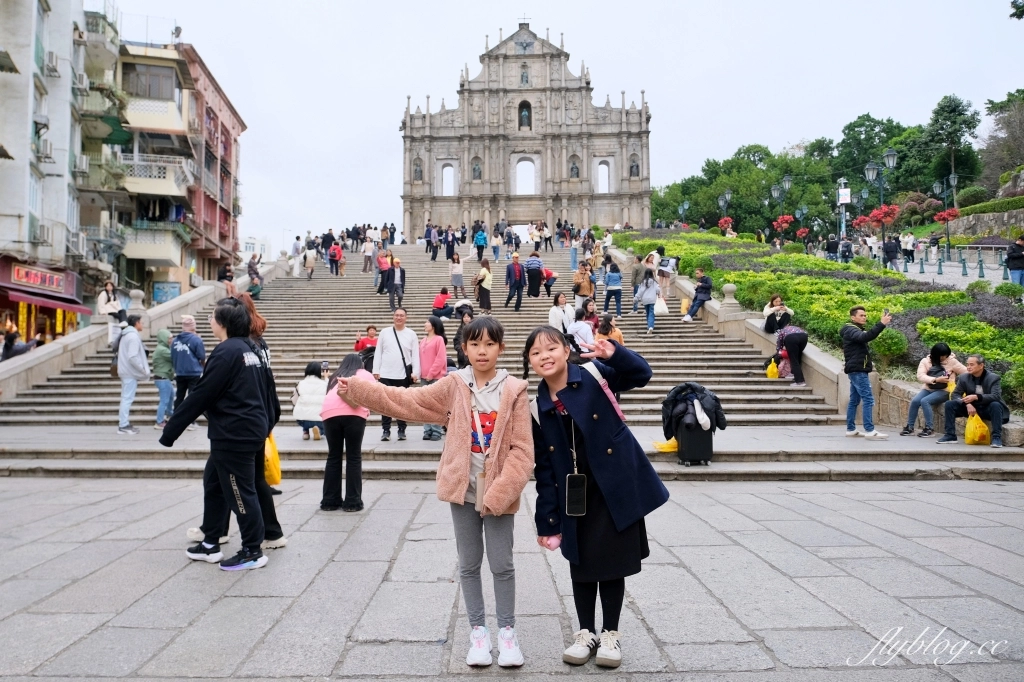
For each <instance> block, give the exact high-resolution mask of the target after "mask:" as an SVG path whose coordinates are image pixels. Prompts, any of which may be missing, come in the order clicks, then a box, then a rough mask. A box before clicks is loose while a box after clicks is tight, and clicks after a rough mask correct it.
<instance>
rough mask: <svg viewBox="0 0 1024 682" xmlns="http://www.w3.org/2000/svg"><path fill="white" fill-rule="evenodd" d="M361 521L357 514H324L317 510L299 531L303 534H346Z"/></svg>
mask: <svg viewBox="0 0 1024 682" xmlns="http://www.w3.org/2000/svg"><path fill="white" fill-rule="evenodd" d="M360 521H361V519H360V518H359V516H358V515H357V514H353V513H348V512H343V511H340V510H339V511H333V512H325V511H321V510H317V511H315V512H314V513H313V515H312V516H311V517H310V518H309V519H308V520H307V521H306V522H305V523H303V524H302V527H301V528H300V530H302V531H303V532H309V531H320V532H327V533H337V532H342V533H348V532H351V531H352V529H353V528H355V527H356V526H357V525H358V524H359V522H360Z"/></svg>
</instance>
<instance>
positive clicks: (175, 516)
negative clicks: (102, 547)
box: [102, 500, 203, 540]
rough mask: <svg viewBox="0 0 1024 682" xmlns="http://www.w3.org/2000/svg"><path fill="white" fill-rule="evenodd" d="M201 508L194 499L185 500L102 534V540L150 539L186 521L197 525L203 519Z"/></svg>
mask: <svg viewBox="0 0 1024 682" xmlns="http://www.w3.org/2000/svg"><path fill="white" fill-rule="evenodd" d="M202 517H203V508H202V506H201V505H197V504H196V501H195V500H186V501H184V502H180V503H178V504H176V505H174V506H173V507H168V508H167V509H165V510H163V511H162V512H161V513H159V514H151V515H149V516H147V517H146V518H144V519H139V520H138V521H135V522H134V523H128V524H125V525H124V526H121V527H120V528H118V529H117V530H114V531H111V532H109V533H107V534H106V535H104V536H103V538H102V539H103V540H135V539H139V540H151V539H152V538H155V537H156V536H158V535H160V534H161V533H164V532H166V531H168V530H170V529H171V528H174V527H176V526H179V525H181V524H183V523H186V522H190V521H191V522H192V523H193V525H195V526H198V525H200V524H201V523H202V520H203V518H202Z"/></svg>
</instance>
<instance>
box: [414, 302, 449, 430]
mask: <svg viewBox="0 0 1024 682" xmlns="http://www.w3.org/2000/svg"><path fill="white" fill-rule="evenodd" d="M423 331H425V332H426V334H427V335H426V336H425V337H424V338H423V339H422V340H420V383H421V384H423V385H424V386H428V385H430V384H432V383H434V382H435V381H437V380H438V379H440V378H442V377H443V376H445V375H446V374H448V354H447V352H446V351H445V347H446V346H447V345H448V337H447V336H445V335H444V323H442V322H441V318H439V317H436V316H434V315H431V316H430V317H428V318H427V322H426V324H424V325H423ZM442 438H444V431H443V430H442V429H441V426H440V425H439V424H424V425H423V440H441V439H442Z"/></svg>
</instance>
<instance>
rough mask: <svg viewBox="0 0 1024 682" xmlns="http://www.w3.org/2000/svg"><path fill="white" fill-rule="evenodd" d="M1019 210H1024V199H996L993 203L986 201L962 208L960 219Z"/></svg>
mask: <svg viewBox="0 0 1024 682" xmlns="http://www.w3.org/2000/svg"><path fill="white" fill-rule="evenodd" d="M1020 208H1024V197H1011V198H1010V199H996V200H995V201H986V202H984V203H981V204H975V205H974V206H968V207H967V208H962V209H960V217H961V218H963V217H964V216H969V215H977V214H978V213H1005V212H1006V211H1016V210H1017V209H1020Z"/></svg>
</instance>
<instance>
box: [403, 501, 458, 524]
mask: <svg viewBox="0 0 1024 682" xmlns="http://www.w3.org/2000/svg"><path fill="white" fill-rule="evenodd" d="M413 523H447V524H448V525H451V523H452V508H451V504H450V503H448V502H442V501H441V500H439V499H437V496H436V495H426V496H425V497H424V499H423V504H422V505H421V506H420V508H419V511H418V512H416V519H415V520H414V521H413Z"/></svg>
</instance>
